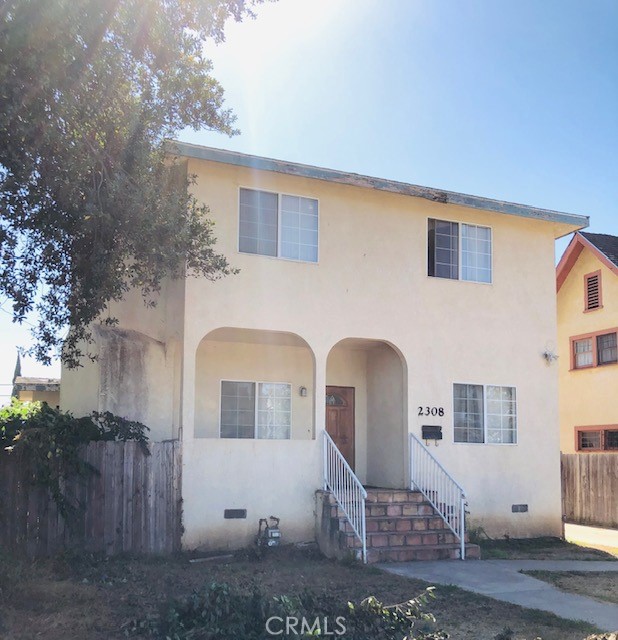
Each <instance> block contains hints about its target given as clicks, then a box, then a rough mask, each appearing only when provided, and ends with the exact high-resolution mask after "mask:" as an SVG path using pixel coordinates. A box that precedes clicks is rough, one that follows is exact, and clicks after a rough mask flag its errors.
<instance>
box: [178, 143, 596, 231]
mask: <svg viewBox="0 0 618 640" xmlns="http://www.w3.org/2000/svg"><path fill="white" fill-rule="evenodd" d="M168 148H169V150H170V152H171V153H174V154H175V155H178V156H183V157H186V158H195V159H197V160H210V161H212V162H221V163H224V164H231V165H236V166H239V167H248V168H250V169H260V170H262V171H274V172H276V173H285V174H287V175H293V176H299V177H302V178H313V179H314V180H325V181H327V182H337V183H339V184H347V185H352V186H356V187H365V188H367V189H376V190H378V191H389V192H391V193H399V194H402V195H406V196H413V197H415V198H425V199H426V200H431V201H433V202H441V203H443V204H456V205H460V206H463V207H469V208H472V209H481V210H483V211H492V212H495V213H504V214H508V215H513V216H520V217H523V218H532V219H536V220H544V221H547V222H558V223H561V224H567V225H571V226H573V227H574V228H573V229H572V230H571V231H576V230H579V229H584V228H585V227H587V226H588V225H589V223H590V218H589V216H584V215H579V214H575V213H564V212H562V211H552V210H551V209H540V208H538V207H531V206H528V205H525V204H517V203H515V202H504V201H502V200H494V199H492V198H483V197H481V196H471V195H467V194H465V193H457V192H456V191H445V190H443V189H435V188H433V187H421V186H419V185H416V184H409V183H407V182H398V181H396V180H387V179H385V178H374V177H371V176H364V175H361V174H358V173H346V172H345V171H338V170H336V169H325V168H323V167H313V166H311V165H307V164H299V163H297V162H286V161H284V160H275V159H273V158H263V157H261V156H253V155H250V154H247V153H239V152H237V151H227V150H225V149H216V148H214V147H205V146H202V145H197V144H191V143H188V142H180V141H178V140H171V141H169V143H168ZM567 233H570V231H569V232H567Z"/></svg>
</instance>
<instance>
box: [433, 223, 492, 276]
mask: <svg viewBox="0 0 618 640" xmlns="http://www.w3.org/2000/svg"><path fill="white" fill-rule="evenodd" d="M491 245H492V242H491V229H490V228H489V227H481V226H479V225H475V224H463V223H459V222H449V221H447V220H436V219H433V218H430V219H429V225H428V233H427V248H428V253H427V273H428V275H430V276H434V277H436V278H449V279H452V280H467V281H469V282H488V283H490V282H491V279H492V276H491Z"/></svg>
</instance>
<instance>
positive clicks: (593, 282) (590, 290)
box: [584, 270, 603, 311]
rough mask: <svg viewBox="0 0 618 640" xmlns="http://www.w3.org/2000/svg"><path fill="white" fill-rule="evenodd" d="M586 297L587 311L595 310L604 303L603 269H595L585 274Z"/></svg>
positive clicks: (585, 306) (585, 308)
mask: <svg viewBox="0 0 618 640" xmlns="http://www.w3.org/2000/svg"><path fill="white" fill-rule="evenodd" d="M584 298H585V305H584V310H585V311H594V310H595V309H600V308H601V307H602V306H603V304H602V297H601V271H600V270H599V271H595V272H594V273H587V274H586V275H585V276H584Z"/></svg>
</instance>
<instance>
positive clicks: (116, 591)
mask: <svg viewBox="0 0 618 640" xmlns="http://www.w3.org/2000/svg"><path fill="white" fill-rule="evenodd" d="M189 559H190V556H188V555H184V554H183V555H179V556H176V557H156V556H143V557H116V558H110V559H107V558H99V557H93V556H81V557H73V556H63V557H58V558H55V559H52V560H47V561H41V562H34V563H27V562H23V561H17V560H15V559H13V558H10V557H7V556H0V637H2V638H5V639H6V640H26V639H27V640H31V639H34V638H45V640H66V639H67V638H71V640H80V639H84V640H86V639H87V640H119V639H120V638H124V637H125V636H124V629H125V628H126V626H127V625H128V624H130V622H131V621H132V620H135V619H142V618H144V617H146V616H149V615H154V614H156V613H158V611H159V610H160V608H161V606H162V605H163V604H165V603H166V602H168V601H169V600H170V599H172V598H179V597H183V596H186V595H189V594H191V592H192V591H193V590H194V589H197V588H199V587H201V586H203V585H204V584H210V583H212V582H219V583H222V582H226V583H228V584H230V585H233V586H234V587H237V588H238V589H241V590H250V589H251V588H252V585H255V584H257V585H258V586H259V587H260V589H261V590H262V591H263V592H264V593H265V594H270V595H281V594H286V595H292V594H294V593H298V592H301V591H302V590H304V589H310V590H312V591H314V592H315V593H316V594H320V595H325V596H326V597H328V598H332V599H334V600H338V601H340V602H342V603H345V602H347V601H348V600H352V601H360V600H361V599H363V598H365V597H366V596H368V595H375V596H376V597H377V598H378V599H380V600H382V601H383V602H384V603H386V604H392V603H396V602H402V601H405V600H407V599H409V598H410V597H412V596H415V595H418V594H420V593H421V592H422V591H423V590H424V589H425V588H426V587H427V586H428V584H427V583H425V582H422V581H420V580H410V579H408V578H403V577H401V576H395V575H391V574H386V573H384V572H382V571H380V570H379V569H376V568H373V567H364V566H361V565H357V564H354V563H346V564H344V563H340V562H334V561H330V560H326V559H325V558H323V557H322V556H321V555H319V554H318V553H317V552H316V551H313V550H309V549H303V550H301V549H296V548H281V549H274V550H271V551H270V552H269V553H267V554H266V555H265V556H264V557H263V558H257V557H256V556H255V553H253V552H246V553H240V554H236V555H235V556H234V557H233V558H229V557H228V558H226V559H222V560H217V559H211V560H210V561H208V562H200V563H193V564H192V563H190V562H189ZM429 610H430V611H431V612H432V613H433V614H434V615H435V616H436V618H437V620H438V627H439V628H443V629H445V630H446V631H447V632H448V633H449V634H450V635H451V638H453V639H456V640H496V638H498V639H499V640H524V639H525V640H534V639H535V638H537V637H541V638H543V640H582V639H583V638H584V636H586V635H587V634H590V633H593V632H594V631H598V630H596V629H595V628H594V627H593V626H592V625H590V624H588V623H584V622H573V621H570V620H564V619H561V618H558V617H556V616H554V615H552V614H549V613H546V612H542V611H535V610H527V609H523V608H521V607H518V606H516V605H511V604H508V603H504V602H499V601H496V600H492V599H490V598H486V597H483V596H480V595H477V594H473V593H470V592H467V591H463V590H462V589H458V588H456V587H446V586H437V587H436V598H435V600H432V601H431V603H430V605H429ZM376 640H378V639H376Z"/></svg>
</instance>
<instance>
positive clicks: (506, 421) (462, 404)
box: [453, 384, 517, 444]
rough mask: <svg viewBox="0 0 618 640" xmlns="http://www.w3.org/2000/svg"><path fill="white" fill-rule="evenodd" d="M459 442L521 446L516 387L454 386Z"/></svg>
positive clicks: (457, 440) (456, 430)
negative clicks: (518, 431) (519, 442)
mask: <svg viewBox="0 0 618 640" xmlns="http://www.w3.org/2000/svg"><path fill="white" fill-rule="evenodd" d="M453 415H454V425H453V427H454V439H455V442H476V443H490V444H516V443H517V400H516V392H515V388H514V387H502V386H497V385H482V384H454V385H453Z"/></svg>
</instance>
